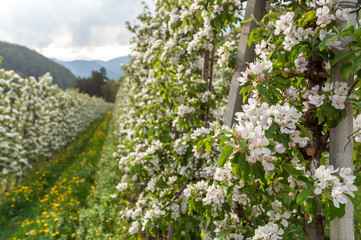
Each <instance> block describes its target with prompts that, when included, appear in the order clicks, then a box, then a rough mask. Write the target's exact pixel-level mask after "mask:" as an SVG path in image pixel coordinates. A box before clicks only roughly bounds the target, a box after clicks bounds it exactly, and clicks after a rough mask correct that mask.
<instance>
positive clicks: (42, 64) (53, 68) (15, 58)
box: [0, 41, 75, 89]
mask: <svg viewBox="0 0 361 240" xmlns="http://www.w3.org/2000/svg"><path fill="white" fill-rule="evenodd" d="M0 56H2V57H3V60H2V63H1V65H0V67H1V68H4V69H8V70H14V71H15V72H18V73H20V74H22V75H25V76H34V77H36V78H38V77H39V76H41V75H43V74H45V73H47V72H50V73H51V75H52V76H53V83H55V84H57V85H58V86H59V87H60V88H62V89H66V88H70V87H72V86H73V84H74V82H75V76H74V74H72V72H71V71H70V70H68V69H66V68H65V67H63V66H62V65H60V64H58V63H55V62H54V61H51V60H50V59H48V58H46V57H44V56H43V55H41V54H39V53H37V52H35V51H34V50H30V49H28V48H26V47H23V46H20V45H16V44H11V43H7V42H2V41H0Z"/></svg>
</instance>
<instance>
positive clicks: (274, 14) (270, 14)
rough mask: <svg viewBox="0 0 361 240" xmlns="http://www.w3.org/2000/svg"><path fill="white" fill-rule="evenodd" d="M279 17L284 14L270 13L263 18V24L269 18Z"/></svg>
mask: <svg viewBox="0 0 361 240" xmlns="http://www.w3.org/2000/svg"><path fill="white" fill-rule="evenodd" d="M279 15H282V13H268V14H266V15H264V17H263V18H262V22H264V20H265V19H266V18H268V17H273V16H279Z"/></svg>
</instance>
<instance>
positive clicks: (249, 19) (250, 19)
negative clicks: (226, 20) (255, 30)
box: [240, 18, 253, 23]
mask: <svg viewBox="0 0 361 240" xmlns="http://www.w3.org/2000/svg"><path fill="white" fill-rule="evenodd" d="M252 20H253V18H248V19H246V20H244V21H241V22H240V23H247V22H250V21H252Z"/></svg>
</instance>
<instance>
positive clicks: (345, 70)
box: [340, 62, 353, 81]
mask: <svg viewBox="0 0 361 240" xmlns="http://www.w3.org/2000/svg"><path fill="white" fill-rule="evenodd" d="M352 68H353V66H352V63H350V62H347V63H345V64H343V65H342V66H341V68H340V72H341V74H342V77H343V79H345V80H346V81H347V80H348V76H349V75H350V73H351V71H352Z"/></svg>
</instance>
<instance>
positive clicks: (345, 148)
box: [330, 0, 357, 240]
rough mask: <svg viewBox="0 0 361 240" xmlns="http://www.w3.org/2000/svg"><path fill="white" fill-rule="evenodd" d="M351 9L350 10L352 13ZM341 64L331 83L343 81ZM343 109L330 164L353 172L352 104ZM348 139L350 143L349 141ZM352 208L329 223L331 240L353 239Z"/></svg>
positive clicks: (333, 135) (332, 134)
mask: <svg viewBox="0 0 361 240" xmlns="http://www.w3.org/2000/svg"><path fill="white" fill-rule="evenodd" d="M349 1H350V2H353V3H355V5H356V4H357V0H349ZM352 10H353V9H350V11H352ZM349 17H350V20H349V24H350V25H351V26H352V25H353V26H355V25H356V13H353V14H352V13H351V14H349ZM340 25H341V29H345V28H346V27H347V26H346V22H343V23H340ZM344 40H345V42H349V41H350V40H351V39H344ZM342 64H343V62H342V61H340V62H338V63H337V64H336V66H335V68H334V70H333V76H332V77H331V82H336V81H341V82H342V81H344V79H343V77H342V75H341V73H340V68H341V66H342ZM353 81H354V78H353V74H350V76H349V78H348V86H349V87H350V86H351V85H352V83H353ZM345 108H346V110H347V116H346V118H345V119H343V120H342V121H341V122H340V123H339V124H338V126H337V127H335V128H332V129H331V130H330V164H332V165H333V166H334V167H335V168H342V167H345V168H351V169H352V170H353V155H352V154H353V141H352V140H353V139H352V132H353V116H352V103H351V102H346V104H345ZM349 139H350V140H351V141H349ZM354 228H355V227H354V207H353V204H352V202H351V201H350V200H348V203H347V204H346V214H345V216H343V217H342V218H337V217H336V218H335V219H334V220H333V221H331V223H330V237H331V240H342V239H355V232H354Z"/></svg>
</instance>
